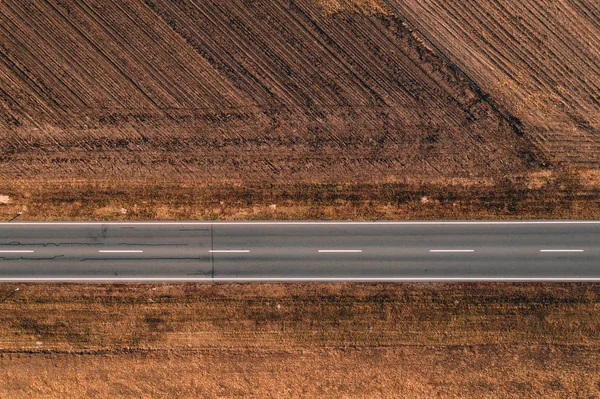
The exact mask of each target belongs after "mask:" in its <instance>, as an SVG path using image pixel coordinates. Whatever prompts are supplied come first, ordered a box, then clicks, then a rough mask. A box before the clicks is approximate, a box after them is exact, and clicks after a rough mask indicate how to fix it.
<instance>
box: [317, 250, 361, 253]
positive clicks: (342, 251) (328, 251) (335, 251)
mask: <svg viewBox="0 0 600 399" xmlns="http://www.w3.org/2000/svg"><path fill="white" fill-rule="evenodd" d="M319 252H322V253H345V252H349V253H353V252H354V253H359V252H362V249H319Z"/></svg>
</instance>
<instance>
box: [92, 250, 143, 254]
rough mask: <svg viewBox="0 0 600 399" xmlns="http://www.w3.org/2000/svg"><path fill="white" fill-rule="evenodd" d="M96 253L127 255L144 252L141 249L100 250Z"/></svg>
mask: <svg viewBox="0 0 600 399" xmlns="http://www.w3.org/2000/svg"><path fill="white" fill-rule="evenodd" d="M98 252H101V253H115V254H128V253H140V252H144V251H142V250H141V249H101V250H99V251H98Z"/></svg>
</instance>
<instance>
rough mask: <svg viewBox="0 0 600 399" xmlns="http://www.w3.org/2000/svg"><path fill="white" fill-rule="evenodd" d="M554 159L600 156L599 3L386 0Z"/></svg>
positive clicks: (588, 163)
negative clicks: (524, 128)
mask: <svg viewBox="0 0 600 399" xmlns="http://www.w3.org/2000/svg"><path fill="white" fill-rule="evenodd" d="M385 3H386V4H387V5H388V6H389V7H390V9H392V10H393V11H394V13H396V14H398V15H402V17H403V18H405V19H406V20H407V21H408V23H409V25H411V26H413V27H414V28H415V29H417V30H418V31H419V32H420V33H421V34H422V35H423V36H425V37H426V38H427V40H428V41H429V43H430V44H431V45H432V47H434V48H435V49H436V50H437V51H438V53H439V54H444V55H445V56H447V57H448V60H449V61H450V62H451V63H453V64H455V65H457V66H458V67H459V68H460V69H461V70H462V71H463V72H464V73H465V74H466V75H468V76H469V78H470V79H472V80H473V81H474V82H475V83H476V84H477V85H478V86H479V87H481V88H482V89H483V90H484V91H486V92H487V93H489V94H490V96H491V97H492V98H494V99H495V100H497V101H498V102H499V103H500V105H501V106H502V107H503V108H504V109H505V110H506V111H507V112H508V113H510V114H511V115H513V116H514V117H516V118H518V119H520V120H521V121H522V122H523V124H524V125H525V127H526V130H527V131H528V132H529V133H530V134H531V135H532V136H533V141H535V143H536V144H537V145H538V146H539V147H540V148H541V149H542V150H543V151H544V152H545V153H546V154H548V155H549V156H550V158H551V159H552V160H553V161H555V162H561V163H564V164H568V165H575V166H579V167H597V166H598V161H599V160H600V3H599V2H598V1H597V0H559V1H549V0H530V1H515V0H456V1H455V0H453V1H420V0H386V1H385Z"/></svg>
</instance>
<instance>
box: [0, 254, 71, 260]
mask: <svg viewBox="0 0 600 399" xmlns="http://www.w3.org/2000/svg"><path fill="white" fill-rule="evenodd" d="M61 257H64V255H56V256H52V257H50V258H27V257H24V256H20V257H18V258H9V257H6V256H0V260H19V259H20V260H54V259H56V258H61Z"/></svg>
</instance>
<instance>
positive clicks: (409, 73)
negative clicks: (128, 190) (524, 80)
mask: <svg viewBox="0 0 600 399" xmlns="http://www.w3.org/2000/svg"><path fill="white" fill-rule="evenodd" d="M0 44H1V46H0V82H2V85H1V92H0V94H1V95H0V133H1V135H2V137H3V140H1V141H0V169H1V170H2V175H3V178H4V179H30V178H36V179H45V178H52V179H65V180H68V179H72V178H78V179H105V180H106V179H112V180H116V179H118V180H133V181H139V180H163V181H180V182H181V181H185V182H189V181H193V182H194V183H203V184H207V183H215V182H217V183H219V184H223V183H227V182H237V183H242V182H243V183H276V184H294V183H305V184H310V183H373V182H377V183H379V182H389V181H398V180H401V179H403V178H405V177H406V176H424V177H427V178H436V177H437V178H439V177H441V176H445V177H448V176H452V177H461V176H462V177H469V176H490V175H496V176H497V175H503V174H507V173H515V172H523V171H525V170H532V169H536V168H537V167H538V165H539V164H540V163H541V162H542V161H543V159H542V158H541V156H540V154H538V152H537V150H536V149H535V148H534V147H533V146H532V145H531V144H530V143H529V141H528V139H527V138H526V137H521V134H522V132H521V131H520V130H519V129H518V126H516V125H514V123H513V122H512V121H511V120H510V119H508V118H507V117H506V116H505V115H503V114H502V113H501V112H499V111H498V110H497V109H495V108H494V107H493V106H491V105H490V104H489V103H488V102H487V100H486V99H485V98H484V97H482V96H481V95H480V93H478V91H477V90H476V88H474V87H473V85H472V82H470V81H468V80H466V79H465V78H464V77H463V76H461V75H460V74H458V73H457V72H456V71H455V70H454V68H453V67H452V66H451V65H448V64H447V63H446V62H445V61H444V60H443V59H442V58H441V57H440V56H439V55H438V54H436V53H435V52H434V51H431V50H429V49H428V48H427V47H426V46H425V45H424V44H423V42H422V40H420V39H419V36H418V34H417V33H415V32H413V31H411V30H410V29H409V28H408V27H407V26H406V25H405V24H404V23H403V22H402V20H401V19H399V18H398V17H397V16H395V15H393V14H390V13H387V12H386V11H385V9H384V8H383V7H382V6H381V5H379V3H378V2H376V1H348V0H344V1H341V0H340V1H335V2H328V1H323V0H321V1H316V2H312V1H301V2H288V1H283V0H270V1H266V2H239V1H234V0H227V1H203V2H192V1H180V2H172V1H161V0H152V1H150V0H148V1H145V2H141V1H134V0H127V1H118V2H117V1H102V0H94V1H89V2H80V1H74V0H60V1H59V0H50V1H39V0H28V1H24V2H17V3H15V2H2V3H1V4H0Z"/></svg>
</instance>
